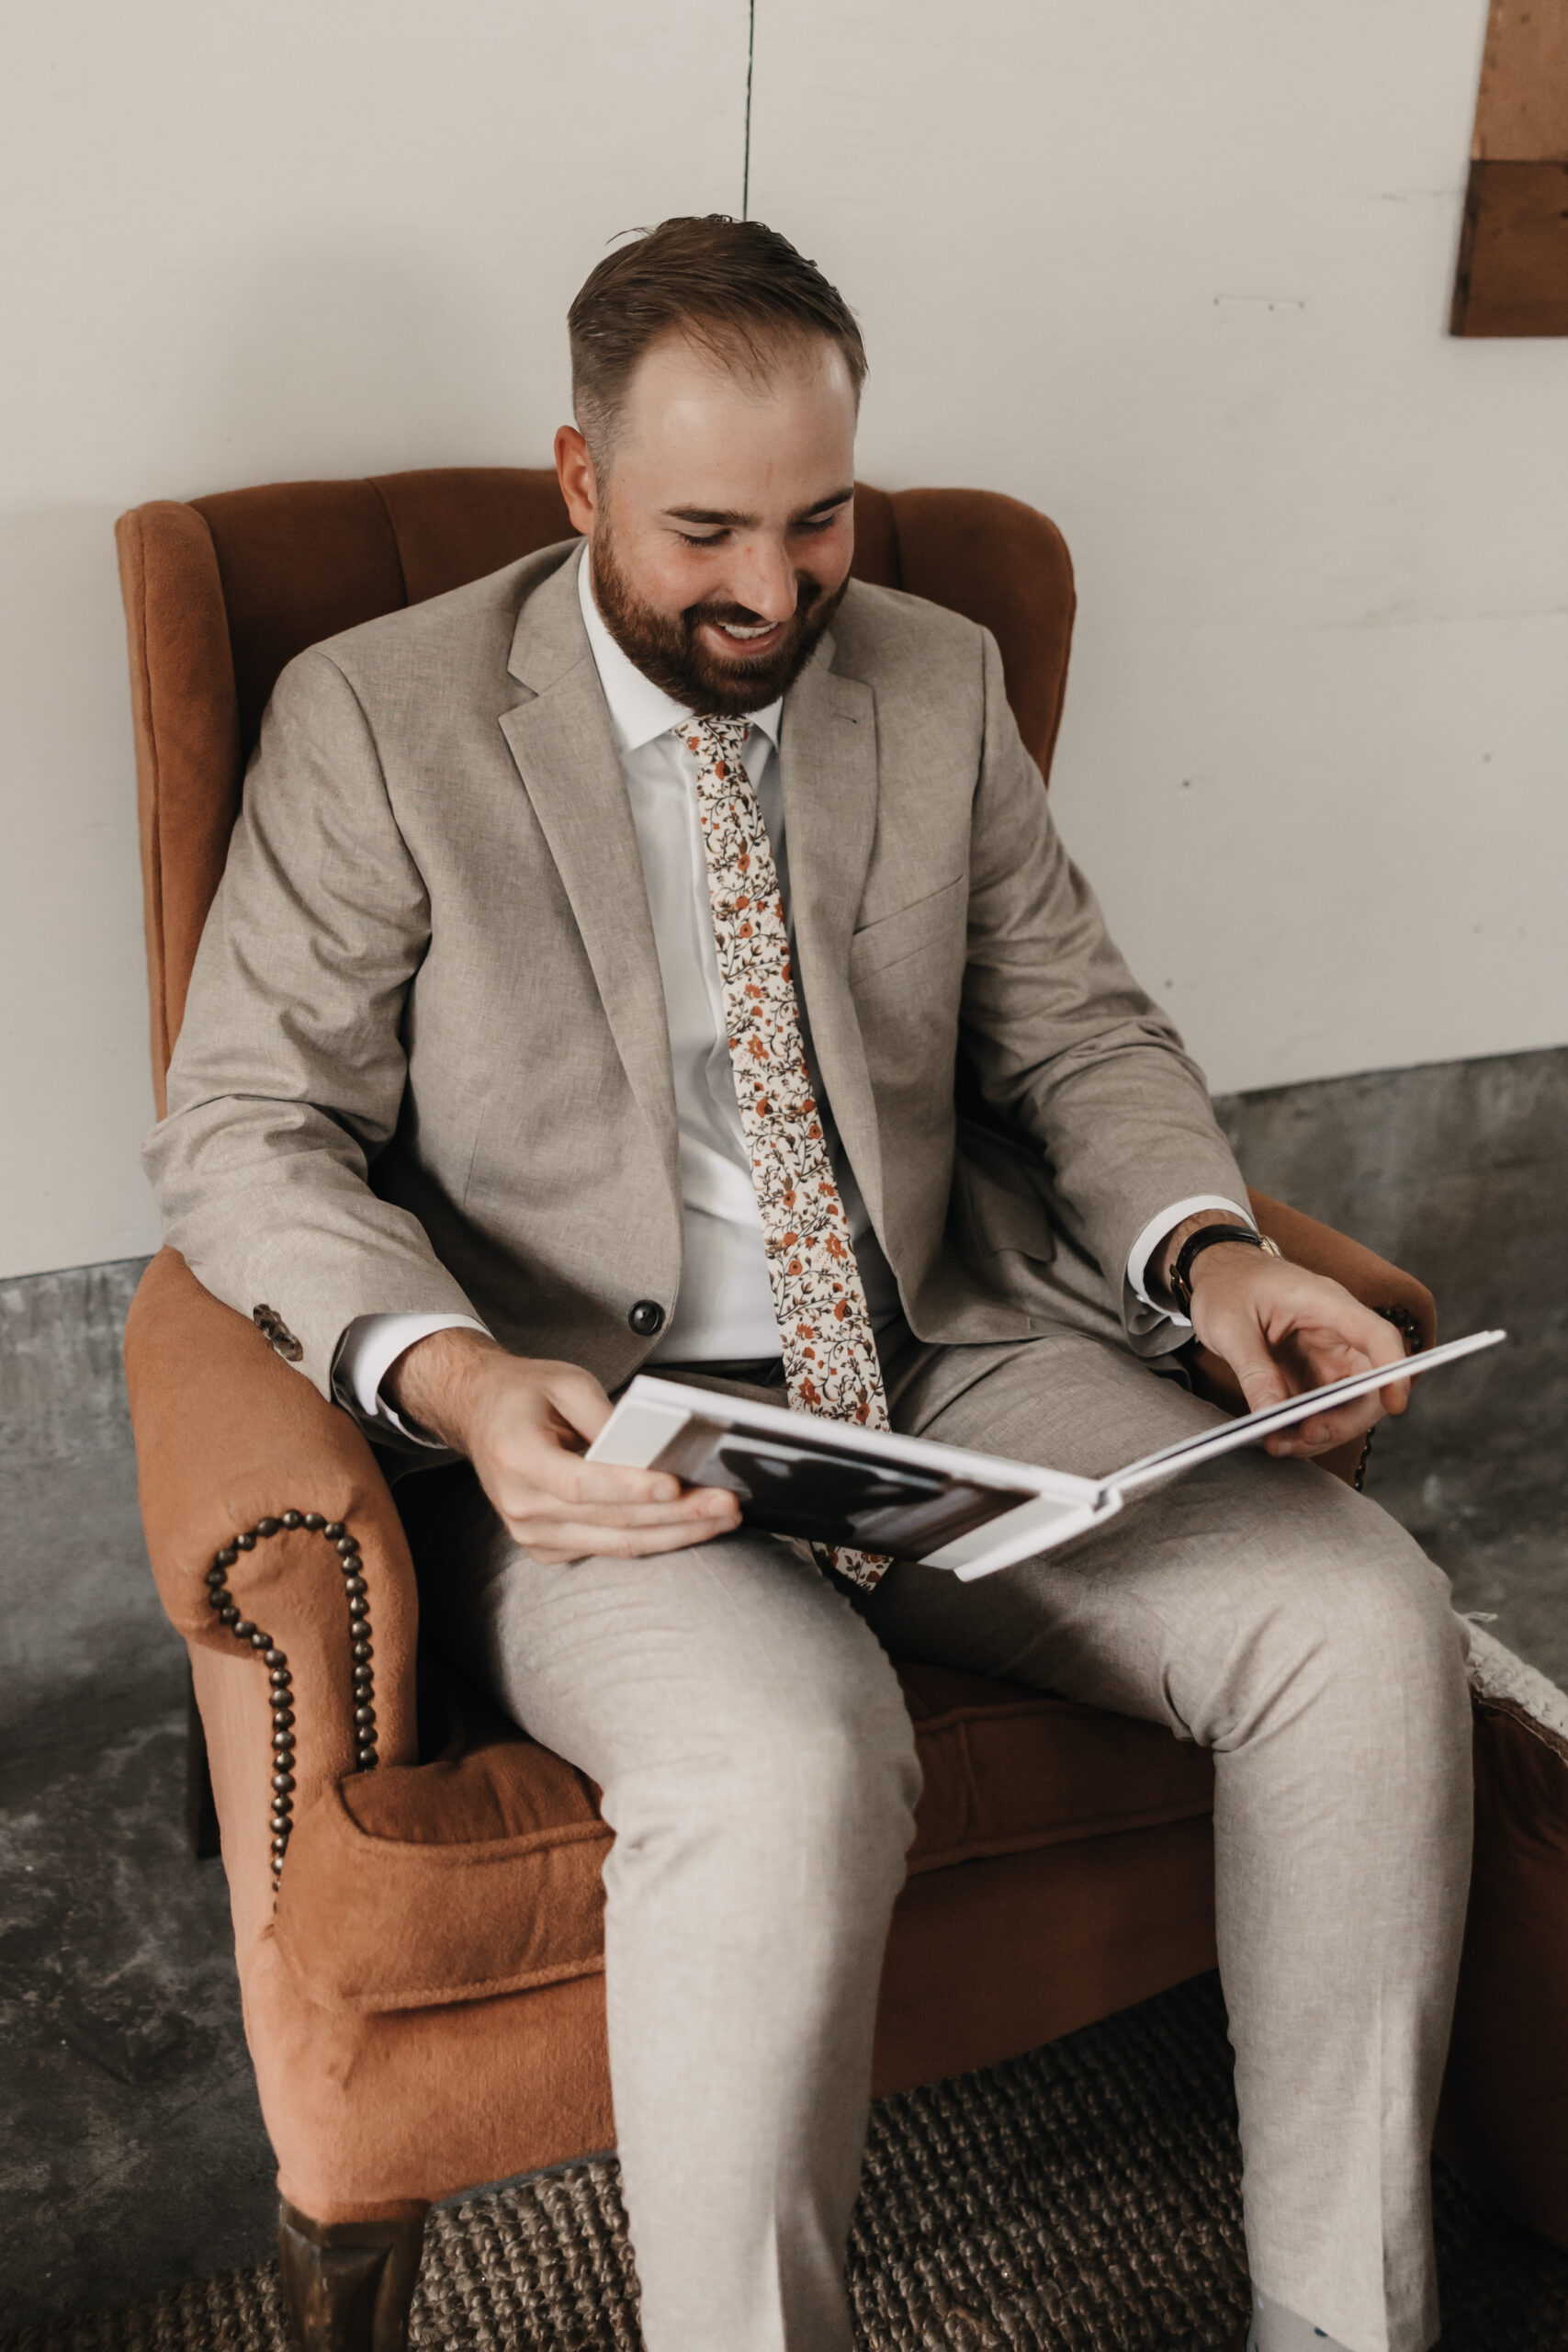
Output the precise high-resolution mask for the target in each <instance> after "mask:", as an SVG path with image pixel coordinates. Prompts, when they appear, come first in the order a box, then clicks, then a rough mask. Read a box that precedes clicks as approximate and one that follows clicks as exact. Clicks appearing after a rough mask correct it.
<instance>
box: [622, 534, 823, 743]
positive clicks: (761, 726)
mask: <svg viewBox="0 0 1568 2352" xmlns="http://www.w3.org/2000/svg"><path fill="white" fill-rule="evenodd" d="M577 597H578V602H579V604H580V605H581V607H582V626H583V628H585V629H586V630H587V631H588V650H589V651H590V652H591V653H592V656H593V666H594V668H595V669H596V670H597V671H598V673H599V684H601V685H602V686H603V687H604V700H605V701H606V702H607V703H608V705H609V707H610V725H611V727H612V728H613V729H614V730H615V749H616V750H617V751H618V752H640V751H641V749H642V747H643V745H644V744H645V743H652V742H656V741H658V739H659V737H660V735H667V734H669V732H670V731H671V729H672V728H675V727H679V726H680V725H681V724H682V721H683V720H685V719H688V718H691V717H692V715H693V713H692V709H691V707H690V705H689V704H687V703H683V702H677V701H675V699H674V697H673V696H672V695H667V694H666V693H665V691H664V689H663V687H662V686H656V685H655V684H654V683H653V680H652V679H651V678H646V677H644V675H643V673H642V672H641V671H640V670H639V669H638V668H637V663H636V662H633V661H630V660H629V659H628V658H627V656H626V654H625V653H623V652H622V650H621V649H620V647H619V646H618V645H617V644H616V643H615V639H614V638H613V637H612V636H611V634H610V632H609V629H608V628H606V627H605V624H604V617H603V616H602V615H601V613H600V610H599V607H598V605H597V604H596V603H595V602H594V598H593V586H592V581H591V579H590V578H589V569H588V548H587V546H586V544H584V547H583V549H582V553H581V557H580V558H579V559H578V566H577ZM745 718H746V720H747V723H748V725H749V726H751V727H755V728H756V729H758V731H759V733H761V734H763V735H765V736H766V737H767V739H768V741H769V742H770V743H771V744H772V745H773V749H774V750H775V751H777V749H778V742H779V729H780V726H781V724H782V722H783V718H784V697H783V695H780V696H779V698H778V700H777V701H776V702H771V703H769V704H768V706H767V707H766V708H765V709H763V710H752V711H748V712H746V713H745Z"/></svg>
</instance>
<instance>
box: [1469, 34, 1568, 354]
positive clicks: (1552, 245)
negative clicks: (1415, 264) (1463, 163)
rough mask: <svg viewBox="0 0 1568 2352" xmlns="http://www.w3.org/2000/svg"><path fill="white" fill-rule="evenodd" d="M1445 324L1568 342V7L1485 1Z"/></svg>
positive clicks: (1471, 331)
mask: <svg viewBox="0 0 1568 2352" xmlns="http://www.w3.org/2000/svg"><path fill="white" fill-rule="evenodd" d="M1450 329H1451V332H1452V333H1453V334H1462V335H1545V334H1551V335H1557V334H1568V0H1492V10H1491V15H1490V17H1489V19H1488V22H1487V28H1486V49H1485V54H1484V56H1483V61H1482V68H1481V91H1480V96H1479V97H1478V98H1477V101H1476V107H1475V135H1474V138H1473V140H1472V142H1471V165H1470V184H1469V187H1468V188H1467V190H1466V193H1465V207H1464V229H1463V233H1462V237H1461V244H1460V256H1459V268H1458V271H1457V273H1456V276H1455V280H1454V300H1453V312H1452V316H1451V319H1450Z"/></svg>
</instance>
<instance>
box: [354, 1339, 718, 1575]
mask: <svg viewBox="0 0 1568 2352" xmlns="http://www.w3.org/2000/svg"><path fill="white" fill-rule="evenodd" d="M382 1385H383V1387H384V1388H385V1390H386V1392H387V1394H388V1396H389V1397H390V1399H391V1402H392V1404H393V1405H394V1407H395V1408H396V1409H397V1410H398V1412H399V1413H400V1414H402V1415H403V1416H404V1417H405V1419H409V1420H411V1421H413V1422H414V1423H416V1424H417V1426H418V1427H419V1428H420V1429H422V1430H425V1431H427V1432H428V1434H429V1435H430V1436H432V1437H434V1438H439V1439H440V1441H441V1442H442V1443H443V1444H444V1445H449V1446H451V1447H453V1448H454V1450H455V1451H456V1452H457V1453H466V1454H467V1455H468V1459H469V1461H470V1462H471V1463H472V1464H473V1465H474V1468H475V1470H476V1471H477V1472H478V1473H479V1484H480V1485H481V1486H482V1487H483V1488H484V1490H485V1492H486V1494H487V1495H488V1496H489V1497H490V1498H491V1502H492V1503H493V1504H494V1505H495V1508H496V1510H497V1512H498V1513H499V1515H500V1517H501V1520H502V1523H503V1524H504V1526H505V1528H506V1532H507V1533H508V1534H509V1535H510V1536H511V1537H512V1540H513V1543H514V1544H521V1545H522V1547H523V1549H524V1550H525V1552H529V1553H532V1555H533V1556H534V1558H535V1559H536V1560H538V1561H540V1562H542V1563H543V1564H544V1565H545V1566H552V1567H553V1566H556V1565H557V1564H558V1562H560V1561H563V1560H582V1559H587V1558H588V1557H590V1556H591V1555H592V1554H594V1553H604V1554H608V1555H609V1556H610V1557H611V1558H612V1559H617V1560H634V1559H641V1558H644V1557H646V1555H648V1554H649V1553H652V1552H677V1551H680V1550H682V1548H683V1547H684V1546H685V1545H686V1544H703V1543H705V1542H706V1541H707V1539H708V1537H709V1536H710V1535H727V1534H728V1532H730V1530H731V1529H732V1528H734V1527H737V1526H739V1521H740V1507H739V1503H738V1502H737V1501H736V1498H735V1497H734V1496H733V1495H731V1494H728V1493H727V1492H726V1491H725V1490H724V1488H723V1487H682V1484H681V1481H680V1479H679V1478H675V1477H671V1476H670V1475H669V1473H668V1472H666V1471H660V1470H624V1469H617V1468H615V1466H614V1465H612V1464H608V1463H604V1464H600V1463H597V1462H584V1461H583V1459H582V1455H583V1453H584V1452H585V1450H586V1449H587V1447H588V1446H589V1445H591V1444H592V1442H593V1440H594V1439H595V1438H596V1437H597V1436H598V1434H599V1431H600V1430H602V1429H603V1428H604V1424H605V1422H606V1421H607V1420H608V1419H609V1418H610V1400H609V1398H608V1397H606V1396H605V1394H604V1390H603V1389H602V1388H601V1387H600V1385H599V1383H598V1382H597V1381H596V1380H595V1379H594V1378H593V1376H592V1374H591V1373H587V1372H583V1371H581V1369H580V1368H579V1366H578V1365H576V1364H571V1363H547V1362H544V1361H542V1360H540V1359H537V1358H534V1357H529V1356H513V1355H508V1353H507V1352H506V1351H505V1349H504V1348H502V1347H500V1346H499V1345H498V1344H497V1343H496V1341H495V1340H491V1339H488V1338H486V1337H485V1335H484V1334H483V1333H482V1332H479V1331H467V1330H449V1331H433V1332H432V1333H431V1334H430V1336H429V1337H428V1338H427V1339H423V1340H416V1341H415V1342H414V1344H413V1346H412V1348H408V1349H406V1350H405V1351H404V1352H403V1353H402V1354H401V1355H400V1357H399V1358H398V1360H397V1362H396V1363H395V1364H393V1366H392V1368H391V1370H390V1371H389V1373H388V1374H387V1376H386V1379H385V1380H384V1382H383V1383H382Z"/></svg>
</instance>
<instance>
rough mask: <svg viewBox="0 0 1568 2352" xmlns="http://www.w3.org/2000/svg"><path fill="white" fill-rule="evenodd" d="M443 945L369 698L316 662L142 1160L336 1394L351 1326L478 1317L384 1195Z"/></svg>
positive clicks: (301, 684) (204, 957)
mask: <svg viewBox="0 0 1568 2352" xmlns="http://www.w3.org/2000/svg"><path fill="white" fill-rule="evenodd" d="M429 933H430V910H429V904H428V900H427V898H426V894H425V890H424V886H423V880H422V878H421V876H420V874H419V871H418V869H417V867H416V865H415V864H414V862H413V859H412V857H411V855H410V854H409V851H408V847H407V845H406V843H405V842H404V841H403V839H402V836H401V834H400V831H399V830H398V825H397V822H396V820H395V818H394V815H393V812H392V809H391V806H390V803H389V798H388V794H387V789H386V784H385V779H384V777H383V775H382V772H381V765H380V762H379V759H378V755H377V751H376V746H375V742H374V740H373V737H372V733H371V729H370V727H369V725H368V723H367V719H366V716H365V713H364V711H363V709H362V708H361V707H360V704H359V701H358V698H357V696H356V695H355V693H354V690H353V688H352V686H351V685H350V684H349V682H348V680H347V679H346V678H345V677H344V674H343V673H342V672H341V670H339V668H338V667H337V665H336V664H335V663H334V662H333V661H332V660H331V659H330V658H329V657H328V656H327V655H326V654H324V653H322V652H320V651H311V652H309V653H305V654H301V655H300V657H299V660H297V661H296V662H291V663H290V664H289V666H288V669H287V670H286V671H285V672H284V673H283V675H282V677H281V678H280V679H279V681H278V683H277V686H276V690H275V692H274V694H273V697H272V702H271V704H270V706H269V708H268V711H267V715H266V718H265V720H264V722H263V726H262V736H261V742H260V744H259V746H258V749H257V752H256V754H255V757H254V761H253V763H252V765H251V769H250V773H249V775H247V777H246V780H245V790H244V798H243V806H242V809H241V814H240V819H239V821H238V823H237V825H236V826H235V829H234V834H233V840H232V842H231V848H230V852H229V862H228V865H227V866H226V868H225V871H224V875H223V879H222V882H221V883H220V886H219V889H218V894H217V896H216V898H215V899H214V900H213V903H212V909H211V912H210V913H209V916H208V920H207V926H206V929H205V931H204V932H203V933H202V940H201V946H200V949H199V951H198V953H197V960H196V967H195V970H194V973H193V975H192V978H191V985H190V992H189V995H188V997H187V1000H186V1013H185V1022H184V1026H183V1028H182V1030H181V1033H180V1038H179V1043H178V1045H177V1046H176V1047H175V1055H174V1058H173V1060H172V1062H171V1064H170V1069H169V1112H168V1116H167V1117H166V1118H165V1119H164V1120H163V1121H162V1122H161V1124H160V1125H158V1126H156V1127H155V1128H154V1129H153V1130H152V1134H151V1135H150V1136H149V1137H148V1139H147V1142H146V1144H145V1146H144V1147H143V1158H144V1161H145V1164H146V1168H147V1171H148V1174H149V1176H150V1177H151V1179H152V1186H153V1190H154V1192H155V1193H156V1195H157V1198H158V1204H159V1207H160V1210H161V1212H162V1215H163V1219H164V1236H165V1238H166V1239H167V1240H168V1241H169V1242H170V1243H171V1244H172V1245H173V1247H174V1248H175V1249H176V1250H179V1252H180V1253H181V1255H182V1256H183V1257H184V1259H185V1261H186V1264H187V1265H188V1266H189V1267H190V1269H191V1271H192V1272H194V1273H195V1274H196V1275H197V1278H198V1279H199V1280H200V1282H201V1283H203V1284H204V1285H205V1286H206V1288H207V1289H208V1290H209V1291H210V1292H211V1293H212V1294H213V1295H214V1296H215V1297H218V1298H220V1299H221V1300H223V1302H224V1303H225V1304H226V1305H227V1306H233V1307H237V1308H238V1309H239V1311H240V1312H241V1313H242V1314H243V1315H247V1316H248V1315H251V1314H252V1313H254V1309H255V1308H256V1307H257V1306H267V1307H270V1308H271V1309H272V1311H273V1313H274V1314H275V1315H276V1317H279V1318H280V1319H281V1321H282V1323H283V1324H284V1326H285V1327H286V1329H287V1330H288V1332H289V1333H291V1334H292V1335H293V1336H294V1338H295V1339H297V1340H299V1344H300V1348H301V1351H302V1352H301V1355H300V1358H299V1365H300V1369H301V1371H303V1372H304V1373H306V1374H307V1375H308V1376H309V1377H310V1379H311V1380H312V1381H314V1383H315V1385H316V1386H317V1387H318V1388H319V1389H320V1390H321V1393H322V1395H323V1396H326V1397H331V1395H332V1393H333V1391H332V1373H333V1356H334V1354H335V1352H336V1349H337V1345H338V1341H339V1340H340V1338H341V1336H342V1334H343V1333H344V1330H345V1329H347V1327H348V1325H349V1324H350V1323H352V1322H353V1321H354V1320H355V1317H358V1316H360V1315H367V1314H374V1313H378V1312H381V1311H385V1310H389V1309H398V1310H401V1311H405V1312H408V1313H411V1314H437V1313H441V1314H451V1315H454V1316H461V1317H472V1316H473V1314H474V1309H473V1307H472V1306H471V1305H470V1304H469V1302H468V1298H467V1297H466V1295H464V1293H463V1291H462V1289H461V1288H460V1286H459V1285H458V1284H457V1283H456V1282H455V1281H454V1280H453V1278H452V1277H451V1275H450V1274H448V1273H447V1272H446V1269H445V1268H444V1267H443V1266H442V1265H441V1264H440V1262H439V1261H438V1260H437V1259H436V1257H435V1255H434V1251H433V1250H432V1249H431V1246H430V1243H429V1241H428V1239H427V1238H426V1236H425V1233H424V1230H423V1227H422V1226H421V1225H420V1223H419V1222H418V1220H417V1219H416V1218H415V1217H412V1216H410V1215H409V1214H408V1213H407V1212H406V1211H405V1210H402V1209H400V1208H398V1207H395V1206H393V1205H392V1204H389V1203H388V1202H386V1201H383V1200H380V1199H378V1196H377V1194H376V1193H375V1192H374V1191H373V1189H372V1187H371V1184H370V1182H369V1169H370V1164H371V1162H372V1161H373V1160H374V1159H375V1157H376V1154H377V1153H378V1151H379V1150H380V1148H381V1147H382V1146H383V1145H384V1144H385V1143H386V1142H387V1140H388V1138H389V1136H391V1134H392V1132H393V1130H394V1128H395V1126H396V1125H397V1122H398V1118H399V1114H400V1109H401V1105H402V1099H403V1087H404V1080H405V1076H406V1068H407V1065H406V1058H405V1054H404V1049H403V1043H402V1033H401V1024H402V1016H403V1006H404V1000H405V997H406V995H407V992H408V989H409V984H410V981H411V979H412V977H413V974H414V973H415V971H416V970H417V969H418V967H419V964H420V962H421V959H422V958H423V955H424V952H425V948H426V945H427V944H428V940H429Z"/></svg>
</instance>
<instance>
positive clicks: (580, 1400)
mask: <svg viewBox="0 0 1568 2352" xmlns="http://www.w3.org/2000/svg"><path fill="white" fill-rule="evenodd" d="M545 1395H546V1397H547V1398H548V1400H549V1402H550V1404H551V1405H553V1406H554V1408H555V1409H556V1411H557V1412H558V1414H559V1415H560V1418H561V1419H562V1420H563V1421H565V1422H566V1424H567V1426H568V1428H569V1429H572V1430H576V1432H577V1434H578V1436H579V1437H585V1438H586V1439H587V1440H588V1442H589V1443H590V1444H592V1442H593V1440H594V1439H595V1438H596V1437H597V1436H598V1434H599V1432H600V1430H602V1429H603V1428H604V1424H605V1422H606V1421H607V1420H608V1419H609V1418H610V1409H611V1408H610V1399H609V1397H607V1396H606V1395H605V1393H604V1389H603V1388H602V1387H601V1386H600V1385H599V1383H598V1381H596V1380H595V1379H594V1377H593V1374H592V1373H591V1372H583V1371H581V1370H580V1369H579V1367H578V1366H577V1365H576V1364H561V1365H559V1366H558V1367H557V1368H556V1369H555V1370H554V1372H553V1373H552V1374H551V1376H550V1378H549V1379H548V1380H547V1382H546V1383H545Z"/></svg>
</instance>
